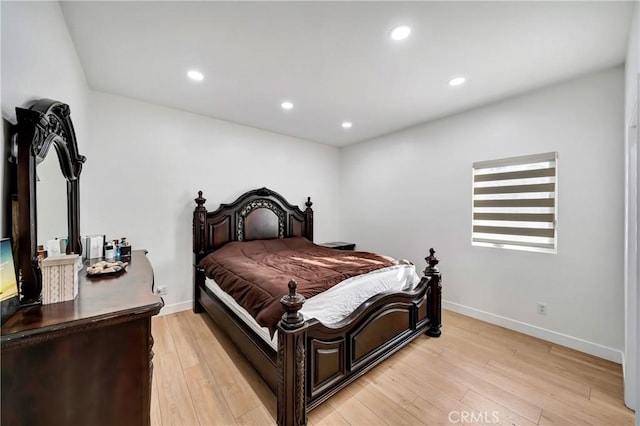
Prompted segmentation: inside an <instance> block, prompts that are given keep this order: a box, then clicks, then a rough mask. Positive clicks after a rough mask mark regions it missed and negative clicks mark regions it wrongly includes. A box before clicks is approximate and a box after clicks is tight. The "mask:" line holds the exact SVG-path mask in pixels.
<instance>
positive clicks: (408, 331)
mask: <svg viewBox="0 0 640 426" xmlns="http://www.w3.org/2000/svg"><path fill="white" fill-rule="evenodd" d="M434 253H435V252H434V250H433V249H431V250H430V256H429V257H427V258H426V260H427V262H428V264H429V266H428V267H427V268H426V269H425V271H424V274H425V275H424V277H423V278H422V279H421V281H420V283H419V284H418V286H417V287H416V288H415V289H414V290H412V291H409V292H403V293H388V294H382V295H379V296H377V297H374V298H372V299H370V300H369V302H368V303H367V304H365V305H363V306H361V307H360V308H358V309H357V310H356V311H355V312H353V313H352V314H351V315H350V316H349V317H348V318H346V319H345V320H343V321H342V322H340V323H338V324H333V325H332V326H331V327H327V326H325V325H323V324H321V323H319V322H318V321H317V320H310V321H307V322H304V320H303V318H302V316H301V315H300V313H299V312H298V311H299V310H300V308H301V307H302V305H303V303H304V298H303V297H302V296H301V295H299V294H297V293H296V283H295V281H293V280H292V281H291V282H290V283H289V295H287V296H285V297H283V298H282V300H281V303H282V304H283V306H284V307H285V309H286V311H287V313H286V314H285V315H284V316H283V317H282V320H281V321H280V323H279V324H278V354H277V374H278V379H277V399H278V407H277V417H278V418H277V421H278V424H279V425H281V426H284V425H286V426H291V425H296V426H298V425H305V424H306V423H307V412H308V411H310V410H311V409H313V408H314V407H316V406H317V405H318V404H320V403H322V402H323V401H325V400H326V399H327V398H329V397H330V396H331V395H333V394H335V393H336V392H338V391H339V390H340V389H342V388H344V387H345V386H346V385H348V384H349V383H351V382H352V381H353V380H355V379H357V378H358V377H360V376H361V375H363V374H364V373H366V372H367V371H369V370H370V369H371V368H373V367H375V366H376V365H378V364H379V363H380V362H382V361H383V360H384V359H386V358H387V357H389V356H390V355H391V354H393V353H394V352H396V351H397V350H398V349H400V348H402V347H403V346H405V345H406V344H408V343H409V342H411V341H412V340H413V339H414V338H416V337H418V336H419V335H420V334H422V333H426V334H427V335H429V336H433V337H438V336H439V335H440V326H441V288H442V285H441V282H442V279H441V275H440V272H439V271H438V267H437V266H436V265H437V264H438V259H437V258H436V257H435V256H434Z"/></svg>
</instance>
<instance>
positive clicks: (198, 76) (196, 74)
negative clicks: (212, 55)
mask: <svg viewBox="0 0 640 426" xmlns="http://www.w3.org/2000/svg"><path fill="white" fill-rule="evenodd" d="M187 77H189V78H190V79H191V80H193V81H202V80H203V79H204V75H203V74H202V73H201V72H200V71H196V70H190V71H189V72H187Z"/></svg>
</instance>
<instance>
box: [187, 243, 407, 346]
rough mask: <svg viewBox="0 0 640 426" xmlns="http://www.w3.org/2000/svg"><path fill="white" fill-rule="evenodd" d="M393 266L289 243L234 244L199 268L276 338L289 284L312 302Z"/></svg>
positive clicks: (363, 255)
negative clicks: (293, 283)
mask: <svg viewBox="0 0 640 426" xmlns="http://www.w3.org/2000/svg"><path fill="white" fill-rule="evenodd" d="M395 263H397V262H396V261H394V260H393V259H391V258H388V257H385V256H380V255H377V254H373V253H366V252H358V251H341V250H336V249H331V248H326V247H321V246H318V245H316V244H313V243H312V242H310V241H309V240H307V239H305V238H285V239H275V240H256V241H247V242H231V243H228V244H226V245H225V246H224V247H222V248H221V249H219V250H217V251H215V252H213V253H211V254H209V255H208V256H207V257H205V258H204V259H203V260H202V261H201V262H200V265H199V266H200V267H202V268H203V269H204V270H205V272H206V275H207V276H208V277H210V278H212V279H214V280H215V282H216V283H217V284H218V285H219V286H220V288H222V289H223V290H224V291H225V292H227V293H228V294H230V295H231V296H232V297H233V298H234V299H235V300H236V302H238V304H239V305H240V306H242V307H243V308H245V309H246V310H247V312H249V313H250V314H251V315H252V316H253V317H254V318H255V319H256V321H257V322H258V324H260V325H261V326H263V327H268V328H269V330H270V331H271V333H272V334H273V333H274V332H275V328H276V324H277V323H278V321H279V320H280V318H281V317H282V314H284V309H283V307H282V305H281V303H280V298H281V297H282V296H284V295H285V294H287V293H288V288H287V284H288V283H289V280H290V279H292V278H293V279H295V280H296V281H297V282H298V293H300V294H302V295H303V296H304V297H305V298H310V297H312V296H315V295H316V294H319V293H321V292H323V291H325V290H327V289H329V288H331V287H333V286H334V285H336V284H338V283H339V282H341V281H343V280H345V279H347V278H350V277H353V276H356V275H360V274H366V273H368V272H371V271H374V270H376V269H380V268H384V267H386V266H391V265H394V264H395Z"/></svg>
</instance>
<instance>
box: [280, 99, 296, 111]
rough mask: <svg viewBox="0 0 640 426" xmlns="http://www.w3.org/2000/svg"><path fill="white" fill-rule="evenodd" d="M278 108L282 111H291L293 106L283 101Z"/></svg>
mask: <svg viewBox="0 0 640 426" xmlns="http://www.w3.org/2000/svg"><path fill="white" fill-rule="evenodd" d="M280 106H281V107H282V109H286V110H289V109H292V108H293V104H292V103H291V102H289V101H284V102H283V103H281V104H280Z"/></svg>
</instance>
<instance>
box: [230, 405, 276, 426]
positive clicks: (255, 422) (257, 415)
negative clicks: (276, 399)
mask: <svg viewBox="0 0 640 426" xmlns="http://www.w3.org/2000/svg"><path fill="white" fill-rule="evenodd" d="M236 421H237V424H238V425H242V426H264V425H275V424H276V421H275V419H274V418H273V417H271V415H270V414H269V412H268V411H267V409H266V408H264V407H262V406H258V407H256V408H254V409H253V410H251V411H248V412H246V413H244V414H243V415H241V416H240V417H238V418H237V419H236Z"/></svg>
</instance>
